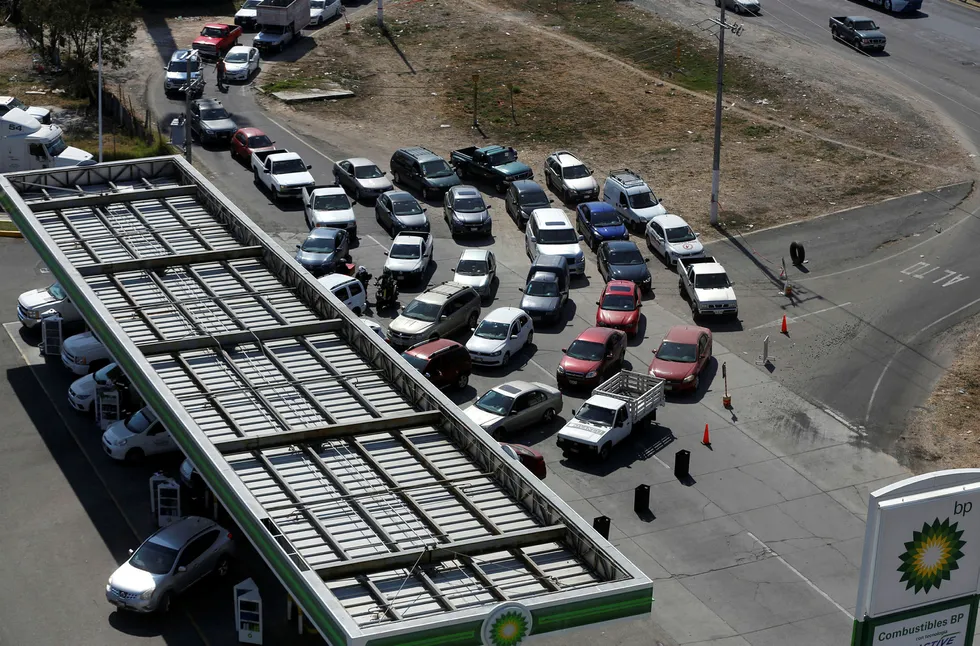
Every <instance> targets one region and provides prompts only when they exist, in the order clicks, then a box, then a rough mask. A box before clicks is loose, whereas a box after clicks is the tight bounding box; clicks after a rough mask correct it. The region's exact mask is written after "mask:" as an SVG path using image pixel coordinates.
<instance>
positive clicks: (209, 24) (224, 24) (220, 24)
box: [204, 22, 235, 29]
mask: <svg viewBox="0 0 980 646" xmlns="http://www.w3.org/2000/svg"><path fill="white" fill-rule="evenodd" d="M204 27H205V28H208V27H218V28H220V27H229V28H232V29H233V28H234V27H235V26H234V25H229V24H228V23H224V22H209V23H207V24H206V25H204Z"/></svg>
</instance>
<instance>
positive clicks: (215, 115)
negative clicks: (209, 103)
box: [201, 108, 228, 121]
mask: <svg viewBox="0 0 980 646" xmlns="http://www.w3.org/2000/svg"><path fill="white" fill-rule="evenodd" d="M227 118H228V111H227V110H225V109H224V108H208V109H207V110H201V121H217V120H218V119H227Z"/></svg>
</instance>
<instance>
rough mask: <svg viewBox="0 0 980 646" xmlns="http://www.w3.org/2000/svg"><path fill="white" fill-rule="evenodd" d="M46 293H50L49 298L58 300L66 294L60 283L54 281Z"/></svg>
mask: <svg viewBox="0 0 980 646" xmlns="http://www.w3.org/2000/svg"><path fill="white" fill-rule="evenodd" d="M48 293H49V294H51V298H54V299H57V300H59V301H60V300H62V299H64V298H65V297H66V296H67V294H65V290H64V289H62V287H61V285H59V284H58V283H55V284H53V285H51V286H50V287H48Z"/></svg>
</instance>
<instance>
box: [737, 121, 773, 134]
mask: <svg viewBox="0 0 980 646" xmlns="http://www.w3.org/2000/svg"><path fill="white" fill-rule="evenodd" d="M775 130H776V127H775V126H765V125H762V124H757V123H754V124H752V125H750V126H746V127H744V128H742V134H744V135H745V136H746V137H765V136H766V135H768V134H769V133H771V132H774V131H775Z"/></svg>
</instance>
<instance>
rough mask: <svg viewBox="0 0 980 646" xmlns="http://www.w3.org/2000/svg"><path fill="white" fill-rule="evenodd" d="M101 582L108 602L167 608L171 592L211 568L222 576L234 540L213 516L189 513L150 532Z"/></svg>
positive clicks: (130, 606)
mask: <svg viewBox="0 0 980 646" xmlns="http://www.w3.org/2000/svg"><path fill="white" fill-rule="evenodd" d="M130 552H131V553H132V556H130V557H129V560H127V561H126V562H125V563H123V564H122V565H120V566H119V569H117V570H116V571H115V572H113V573H112V576H111V577H109V582H108V583H107V584H106V586H105V596H106V599H107V600H108V601H109V603H111V604H112V605H114V606H116V607H117V608H120V609H123V610H132V611H134V612H167V611H168V610H169V609H170V602H171V600H172V599H173V597H174V595H176V594H179V593H181V592H183V591H184V590H186V589H187V588H189V587H191V586H192V585H194V584H195V583H197V582H198V581H199V580H201V579H202V578H204V577H205V576H207V575H208V574H211V573H212V572H213V573H215V574H217V575H218V576H221V577H223V576H225V575H226V574H228V570H229V568H230V564H231V557H232V554H233V552H234V543H233V542H232V540H231V533H230V532H229V531H228V530H226V529H224V528H223V527H221V525H218V524H217V523H215V522H214V521H212V520H209V519H207V518H201V517H200V516H188V517H186V518H182V519H180V520H178V521H177V522H175V523H173V524H171V525H167V526H166V527H164V528H163V529H160V530H157V531H156V532H155V533H154V534H152V535H151V536H150V537H149V538H148V539H146V541H144V543H143V544H142V545H140V547H139V549H138V550H136V551H135V552H133V551H132V550H130Z"/></svg>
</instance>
